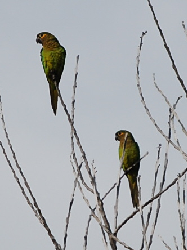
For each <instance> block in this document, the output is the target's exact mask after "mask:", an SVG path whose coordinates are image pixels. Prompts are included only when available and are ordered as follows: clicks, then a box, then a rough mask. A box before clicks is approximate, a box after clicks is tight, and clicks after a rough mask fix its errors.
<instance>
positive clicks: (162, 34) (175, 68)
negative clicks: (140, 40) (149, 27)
mask: <svg viewBox="0 0 187 250" xmlns="http://www.w3.org/2000/svg"><path fill="white" fill-rule="evenodd" d="M147 2H148V5H149V7H150V10H151V12H152V14H153V18H154V21H155V24H156V26H157V28H158V31H159V33H160V36H161V38H162V40H163V43H164V47H165V49H166V51H167V53H168V56H169V58H170V60H171V64H172V68H173V70H174V72H175V74H176V76H177V79H178V80H179V82H180V84H181V86H182V88H183V90H184V92H185V94H186V97H187V89H186V86H185V85H184V82H183V80H182V78H181V76H180V75H179V72H178V69H177V66H176V65H175V62H174V59H173V57H172V54H171V51H170V48H169V46H168V44H167V42H166V39H165V37H164V33H163V31H162V29H161V28H160V25H159V22H158V19H157V18H156V14H155V11H154V9H153V6H152V5H151V1H150V0H147Z"/></svg>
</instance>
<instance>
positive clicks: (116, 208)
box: [114, 133, 127, 230]
mask: <svg viewBox="0 0 187 250" xmlns="http://www.w3.org/2000/svg"><path fill="white" fill-rule="evenodd" d="M126 142H127V133H126V135H125V138H124V145H123V153H122V157H121V159H120V164H119V172H118V177H117V187H116V202H115V205H114V230H116V228H117V218H118V203H119V189H120V184H121V180H120V175H121V169H122V166H123V161H124V159H125V148H126Z"/></svg>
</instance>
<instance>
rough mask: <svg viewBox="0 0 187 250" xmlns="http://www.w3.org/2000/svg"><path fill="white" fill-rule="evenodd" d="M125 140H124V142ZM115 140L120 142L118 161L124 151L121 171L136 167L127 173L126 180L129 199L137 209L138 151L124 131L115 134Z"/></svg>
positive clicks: (132, 139)
mask: <svg viewBox="0 0 187 250" xmlns="http://www.w3.org/2000/svg"><path fill="white" fill-rule="evenodd" d="M125 138H126V140H125ZM115 140H117V141H120V144H119V159H121V157H122V156H123V151H124V150H125V155H124V160H123V165H122V167H123V170H124V171H125V170H127V169H128V168H130V167H132V166H133V164H135V163H136V165H135V166H134V167H133V168H132V169H131V170H130V171H129V172H128V173H127V178H128V181H129V188H130V191H131V198H132V204H133V207H136V208H137V207H138V205H139V199H138V187H137V176H138V170H139V168H140V149H139V146H138V144H137V142H136V141H135V140H134V137H133V136H132V134H131V133H130V132H128V131H126V130H120V131H118V132H116V133H115Z"/></svg>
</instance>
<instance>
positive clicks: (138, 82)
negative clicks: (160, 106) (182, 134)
mask: <svg viewBox="0 0 187 250" xmlns="http://www.w3.org/2000/svg"><path fill="white" fill-rule="evenodd" d="M145 34H146V32H144V33H142V36H141V38H140V46H139V49H138V54H137V65H136V70H137V74H136V78H137V87H138V91H139V95H140V97H141V102H142V104H143V106H144V109H145V111H146V113H147V115H148V116H149V119H150V120H151V121H152V123H153V124H154V126H155V127H156V129H157V130H158V132H159V133H160V134H161V135H162V136H163V137H164V138H165V139H166V141H168V142H169V143H170V144H171V145H172V146H173V147H174V148H175V149H177V150H178V151H179V152H181V148H179V147H178V146H177V145H176V144H175V143H174V142H173V141H172V140H170V139H169V138H168V136H166V135H165V134H164V132H163V131H162V129H161V128H160V127H159V126H158V124H157V123H156V121H155V119H154V118H153V117H152V115H151V113H150V111H149V109H148V107H147V105H146V103H145V98H144V96H143V94H142V90H141V85H140V71H139V66H140V53H141V48H142V44H143V43H142V39H143V37H144V36H145ZM182 154H183V157H184V158H185V160H186V161H187V154H186V153H185V152H184V151H182Z"/></svg>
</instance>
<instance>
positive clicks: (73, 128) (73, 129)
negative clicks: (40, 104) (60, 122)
mask: <svg viewBox="0 0 187 250" xmlns="http://www.w3.org/2000/svg"><path fill="white" fill-rule="evenodd" d="M54 84H55V87H56V90H57V93H58V96H59V98H60V101H61V104H62V106H63V108H64V112H65V114H66V116H67V119H68V122H69V124H70V127H71V129H72V131H73V133H74V136H75V138H76V142H77V146H78V147H79V150H80V152H81V154H82V158H83V160H84V162H85V167H86V170H87V172H88V176H89V178H90V181H91V182H92V174H91V170H90V167H89V164H88V160H87V157H86V153H85V151H84V149H83V147H82V144H81V142H80V139H79V136H78V133H77V130H76V129H75V127H74V123H73V121H72V119H71V116H70V114H69V111H68V109H67V107H66V104H65V102H64V100H63V99H62V95H61V92H60V89H59V87H58V86H57V84H56V81H54ZM83 185H84V186H85V187H86V188H87V190H88V191H90V192H91V193H93V190H92V189H91V188H90V187H89V186H88V185H87V184H86V183H83Z"/></svg>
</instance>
